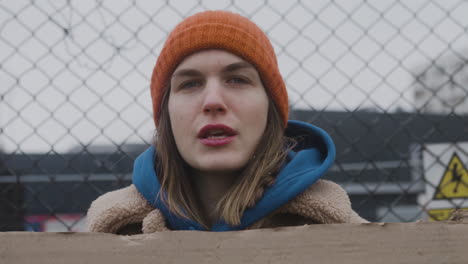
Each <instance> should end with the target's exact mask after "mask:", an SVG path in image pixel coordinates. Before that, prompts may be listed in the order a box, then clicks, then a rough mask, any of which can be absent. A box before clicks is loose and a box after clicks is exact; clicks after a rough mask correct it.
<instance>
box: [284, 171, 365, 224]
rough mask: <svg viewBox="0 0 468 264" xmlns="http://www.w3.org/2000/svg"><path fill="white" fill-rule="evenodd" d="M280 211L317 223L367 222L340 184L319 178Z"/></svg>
mask: <svg viewBox="0 0 468 264" xmlns="http://www.w3.org/2000/svg"><path fill="white" fill-rule="evenodd" d="M280 213H289V214H296V215H299V216H302V217H305V218H308V219H310V220H311V222H315V223H323V224H333V223H367V222H368V221H367V220H365V219H364V218H362V217H360V216H359V215H358V214H357V213H356V212H355V211H354V210H353V209H352V208H351V201H350V200H349V196H348V194H347V193H346V191H345V190H344V189H343V188H341V187H340V186H339V185H338V184H336V183H334V182H331V181H327V180H319V181H317V182H316V183H315V184H313V185H312V186H310V187H309V188H308V189H307V190H305V191H304V192H303V193H301V194H299V195H298V196H297V197H296V198H294V199H293V200H291V201H290V202H288V203H287V204H286V205H285V206H283V207H282V208H281V209H280Z"/></svg>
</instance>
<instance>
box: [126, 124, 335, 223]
mask: <svg viewBox="0 0 468 264" xmlns="http://www.w3.org/2000/svg"><path fill="white" fill-rule="evenodd" d="M285 134H286V136H288V137H290V138H294V139H295V140H296V141H297V145H296V146H295V147H294V149H293V150H291V151H289V153H288V157H287V160H286V162H285V164H283V167H282V169H281V170H280V172H279V174H278V176H277V178H276V180H275V182H274V184H273V185H271V186H269V187H267V188H266V189H265V192H264V194H263V196H262V198H260V200H259V201H257V203H256V205H255V206H254V207H252V208H249V209H247V210H245V212H244V214H243V216H242V218H241V223H240V224H239V225H237V226H231V225H228V224H226V223H225V222H223V221H220V222H218V223H216V224H214V225H213V226H212V227H211V228H210V230H209V231H236V230H243V229H245V228H247V227H248V226H251V225H252V224H254V223H255V222H257V221H258V220H260V219H262V218H264V217H266V216H267V215H269V214H270V213H272V212H274V211H275V210H277V209H278V208H280V207H281V206H283V205H284V204H286V203H287V202H289V201H290V200H292V199H293V198H295V197H296V196H298V195H299V194H301V193H302V192H303V191H305V190H306V189H307V188H309V187H310V186H311V185H313V184H314V183H315V182H316V181H317V180H318V179H319V178H320V177H322V176H323V175H324V174H325V172H326V171H327V170H328V169H329V168H330V167H331V166H332V164H333V162H334V159H335V155H336V152H335V145H334V144H333V141H332V139H331V138H330V136H329V135H328V134H327V133H326V132H325V131H324V130H322V129H320V128H318V127H316V126H313V125H311V124H308V123H305V122H301V121H289V122H288V126H287V128H286V130H285ZM156 155H157V153H156V150H155V148H154V147H150V148H148V149H147V150H146V151H145V152H143V153H142V154H141V155H140V156H138V158H137V159H136V160H135V164H134V169H133V184H134V185H135V186H136V188H137V190H138V191H139V192H140V193H141V194H142V196H143V197H145V199H146V200H147V201H148V202H149V203H150V204H151V205H152V206H153V207H155V208H157V209H159V210H160V211H161V212H162V213H163V215H164V217H165V218H166V220H167V224H168V226H169V227H170V228H171V229H173V230H203V231H207V230H206V229H204V228H203V227H202V226H201V225H200V224H199V223H197V222H195V221H192V220H190V219H183V218H180V217H178V216H176V215H174V214H172V213H171V212H170V211H169V209H168V208H167V207H166V205H165V204H164V203H163V202H162V201H161V199H160V197H159V190H160V187H161V186H160V184H159V181H158V177H157V175H156V172H155V169H154V168H155V166H154V160H155V156H156Z"/></svg>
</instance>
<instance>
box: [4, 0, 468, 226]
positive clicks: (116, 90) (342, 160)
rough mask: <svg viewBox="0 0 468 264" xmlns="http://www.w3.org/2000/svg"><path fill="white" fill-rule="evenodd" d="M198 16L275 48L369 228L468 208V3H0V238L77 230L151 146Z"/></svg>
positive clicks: (299, 111) (298, 102) (305, 115)
mask: <svg viewBox="0 0 468 264" xmlns="http://www.w3.org/2000/svg"><path fill="white" fill-rule="evenodd" d="M206 9H224V10H230V11H234V12H237V13H240V14H242V15H245V16H247V17H249V18H251V19H252V20H253V21H254V22H256V23H257V24H258V25H259V26H260V27H261V28H262V29H263V30H264V31H265V32H266V33H267V34H268V36H269V37H270V39H271V41H272V42H273V45H274V48H275V51H276V53H277V56H278V60H279V64H280V69H281V72H282V74H283V77H284V79H285V80H286V83H287V87H288V92H289V97H290V105H291V108H292V111H291V118H293V119H300V120H304V121H307V122H311V123H313V124H316V125H318V126H321V127H322V128H324V129H325V130H327V131H328V132H329V133H330V134H331V136H332V137H333V138H334V140H335V142H336V145H337V162H336V165H335V166H334V167H333V168H332V169H331V171H330V172H329V173H328V174H327V175H326V178H328V179H331V180H333V181H335V182H337V183H339V184H340V185H341V186H343V187H344V188H345V189H346V191H347V192H348V193H349V194H350V197H351V200H352V202H353V207H354V209H355V210H356V211H358V212H359V213H360V214H361V215H362V216H364V217H366V218H368V219H369V220H371V221H397V222H400V221H402V222H407V221H416V220H418V219H428V220H443V219H446V218H447V215H448V212H449V211H450V210H452V209H453V208H465V207H468V203H465V200H466V199H467V198H468V172H467V167H468V144H467V143H466V142H467V141H468V117H467V113H468V99H467V98H468V66H467V65H468V61H467V59H468V53H467V50H468V32H467V29H468V16H467V15H466V14H468V1H466V0H461V1H455V0H450V1H448V0H447V1H430V0H419V1H359V0H354V1H344V0H343V1H331V0H320V1H279V0H277V1H273V0H271V1H247V0H243V1H241V0H239V1H233V0H225V1H219V0H217V1H215V0H212V1H195V0H194V1H181V0H178V1H176V0H174V1H143V0H141V1H140V0H133V1H130V0H118V1H98V0H96V1H92V0H87V1H84V0H82V1H77V0H76V1H75V0H67V1H65V0H63V1H52V0H41V1H1V2H0V80H1V82H0V83H1V85H0V230H36V231H42V230H45V231H60V230H78V231H80V230H83V229H84V218H85V213H86V210H87V208H88V207H89V204H90V202H91V201H92V200H94V199H95V198H96V197H98V196H99V195H100V194H102V193H104V192H107V191H110V190H114V189H117V188H121V187H123V186H126V185H128V184H130V182H131V171H132V162H133V159H134V158H135V157H136V156H137V155H138V154H139V153H140V152H141V151H143V150H144V149H145V148H146V147H147V146H148V145H149V144H150V142H151V139H152V135H153V133H154V128H153V122H152V118H151V107H150V96H149V78H150V76H151V72H152V68H153V66H154V64H155V61H156V58H157V56H158V53H159V51H160V50H161V48H162V45H163V43H164V40H165V37H166V36H167V34H168V32H170V30H171V29H172V28H173V27H174V26H175V25H176V24H177V23H178V22H180V21H181V20H182V19H183V18H184V17H187V16H188V15H191V14H193V13H196V12H199V11H202V10H206Z"/></svg>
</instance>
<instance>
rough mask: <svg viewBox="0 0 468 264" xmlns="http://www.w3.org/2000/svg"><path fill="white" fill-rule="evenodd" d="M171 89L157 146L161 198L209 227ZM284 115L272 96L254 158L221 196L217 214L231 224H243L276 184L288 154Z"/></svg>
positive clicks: (172, 208)
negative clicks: (182, 147)
mask: <svg viewBox="0 0 468 264" xmlns="http://www.w3.org/2000/svg"><path fill="white" fill-rule="evenodd" d="M169 90H170V89H166V92H165V93H164V95H163V98H162V102H161V112H160V118H159V122H158V131H157V134H156V138H155V146H156V149H157V150H158V153H157V157H156V163H155V164H156V168H155V169H156V171H157V174H158V178H159V181H160V183H161V191H160V195H161V200H162V201H163V202H164V203H165V204H166V206H167V207H168V208H169V210H170V211H171V212H172V213H174V214H175V215H178V216H180V217H184V218H190V219H192V220H195V221H196V222H198V223H200V224H201V225H202V226H204V227H205V228H207V227H208V224H207V223H208V221H207V220H206V218H205V217H204V216H203V214H202V211H201V210H200V205H199V204H198V202H197V201H198V199H197V198H196V195H195V191H194V189H193V187H192V186H193V184H191V181H192V180H193V179H192V177H190V175H191V168H190V166H189V165H188V164H187V163H186V162H185V161H184V159H183V158H182V156H181V155H180V153H179V151H178V149H177V146H176V144H175V140H174V136H173V132H172V128H171V122H170V117H169V111H168V101H169V96H170V92H169ZM283 131H284V128H283V122H282V119H281V116H280V114H279V112H278V110H277V108H276V106H275V103H274V102H273V100H271V99H269V107H268V117H267V125H266V128H265V131H264V133H263V136H262V137H261V139H260V142H259V143H258V145H257V147H256V149H255V151H254V153H253V155H252V157H251V158H250V160H249V161H248V162H247V165H246V166H245V167H244V168H243V169H242V171H241V172H240V173H239V177H237V179H236V181H235V183H234V184H233V185H232V187H231V188H230V190H229V191H228V192H227V193H226V194H225V195H224V196H223V197H222V198H221V199H220V201H219V202H218V204H217V206H216V212H215V213H216V214H217V215H218V217H219V218H220V219H223V220H224V221H225V222H226V223H228V224H230V225H238V224H240V219H241V216H242V214H243V212H244V211H245V210H246V209H247V208H250V207H253V206H254V205H255V203H256V202H257V201H258V200H259V199H260V198H261V197H262V195H263V192H264V189H265V187H267V186H269V185H271V184H273V182H274V180H275V177H276V174H277V173H278V171H279V169H280V167H281V165H282V163H283V162H284V159H285V157H286V154H287V147H286V145H287V141H286V138H285V137H284V134H283V133H284V132H283Z"/></svg>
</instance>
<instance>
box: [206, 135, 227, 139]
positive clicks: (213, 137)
mask: <svg viewBox="0 0 468 264" xmlns="http://www.w3.org/2000/svg"><path fill="white" fill-rule="evenodd" d="M225 137H226V136H225V135H221V136H214V135H211V136H208V137H207V138H208V139H220V138H225Z"/></svg>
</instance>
